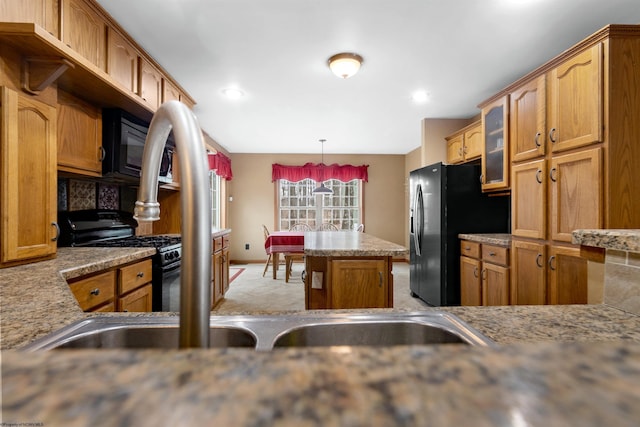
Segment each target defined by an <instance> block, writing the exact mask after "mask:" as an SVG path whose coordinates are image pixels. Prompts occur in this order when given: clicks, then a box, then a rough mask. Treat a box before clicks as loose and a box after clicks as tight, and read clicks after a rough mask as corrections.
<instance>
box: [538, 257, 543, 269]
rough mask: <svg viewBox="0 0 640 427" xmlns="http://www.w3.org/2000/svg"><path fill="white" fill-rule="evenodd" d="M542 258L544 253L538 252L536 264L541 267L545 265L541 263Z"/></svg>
mask: <svg viewBox="0 0 640 427" xmlns="http://www.w3.org/2000/svg"><path fill="white" fill-rule="evenodd" d="M541 259H542V254H538V256H537V257H536V265H537V266H538V267H540V268H542V267H543V265H542V264H541V263H540V260H541Z"/></svg>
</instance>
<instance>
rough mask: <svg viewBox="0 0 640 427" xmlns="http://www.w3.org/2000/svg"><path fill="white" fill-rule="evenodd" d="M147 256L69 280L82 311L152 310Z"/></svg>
mask: <svg viewBox="0 0 640 427" xmlns="http://www.w3.org/2000/svg"><path fill="white" fill-rule="evenodd" d="M151 279H152V273H151V259H150V258H147V259H144V260H142V261H136V262H133V263H130V264H127V265H123V266H117V267H114V268H110V269H108V270H105V271H101V272H98V273H92V274H89V275H87V276H83V277H79V278H75V279H72V280H69V281H68V283H69V287H70V288H71V291H72V292H73V295H74V296H75V297H76V299H77V300H78V303H79V304H80V307H81V308H82V309H83V310H84V311H101V312H105V311H122V312H148V311H152V285H151Z"/></svg>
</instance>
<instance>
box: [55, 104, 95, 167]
mask: <svg viewBox="0 0 640 427" xmlns="http://www.w3.org/2000/svg"><path fill="white" fill-rule="evenodd" d="M57 114H58V139H57V147H58V170H62V171H66V172H74V173H79V174H83V175H89V176H102V159H103V158H104V154H103V153H104V152H103V149H102V112H101V111H100V109H98V108H95V107H94V106H92V105H91V104H87V103H86V102H84V101H81V100H80V99H78V98H76V97H74V96H72V95H70V94H68V93H66V92H63V91H58V106H57Z"/></svg>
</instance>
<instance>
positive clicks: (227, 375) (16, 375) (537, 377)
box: [0, 233, 640, 427]
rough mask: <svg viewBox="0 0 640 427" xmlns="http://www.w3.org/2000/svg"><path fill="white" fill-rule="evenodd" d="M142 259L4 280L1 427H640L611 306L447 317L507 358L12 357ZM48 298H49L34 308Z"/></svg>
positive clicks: (454, 348)
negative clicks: (83, 289)
mask: <svg viewBox="0 0 640 427" xmlns="http://www.w3.org/2000/svg"><path fill="white" fill-rule="evenodd" d="M360 234H362V233H360ZM144 251H145V250H140V249H126V250H124V252H123V250H122V249H105V250H102V249H95V248H92V249H86V250H85V249H82V250H79V249H68V250H61V251H60V252H59V256H58V259H57V260H53V261H46V262H43V263H38V264H32V265H29V266H22V267H16V268H15V269H3V270H0V283H1V286H0V290H1V292H2V294H1V295H0V296H1V297H2V299H1V300H0V304H1V309H2V331H1V333H2V345H3V348H4V349H7V348H11V349H10V350H4V351H2V353H1V356H2V397H3V400H2V405H3V408H2V416H3V419H2V421H3V422H4V423H43V425H49V426H58V425H65V426H67V425H71V426H99V425H120V426H147V425H149V426H157V425H189V426H191V425H224V426H227V425H228V426H263V425H282V426H386V425H407V426H425V425H438V426H446V425H474V426H501V425H505V426H507V425H509V426H513V425H545V426H546V425H580V426H581V427H582V426H602V425H612V426H613V425H615V426H636V425H638V424H639V423H640V388H639V387H638V384H640V316H636V315H633V314H631V313H627V312H625V311H622V310H619V309H616V308H613V307H610V306H608V305H604V304H601V305H584V306H578V305H576V306H506V307H446V308H442V310H446V311H449V312H451V313H453V314H456V315H457V316H458V317H460V318H461V319H462V320H464V321H465V322H467V323H468V324H469V325H471V326H472V327H474V328H476V329H477V330H479V331H480V332H482V333H484V334H485V335H487V336H488V337H490V338H492V339H493V340H494V341H496V342H497V343H498V344H499V346H498V347H497V348H487V347H482V348H481V347H473V348H471V347H468V346H461V345H441V346H406V347H405V346H395V347H387V348H380V347H371V348H369V347H332V348H315V349H314V348H306V349H305V348H299V349H276V350H273V351H269V352H256V351H254V350H251V349H210V350H172V351H160V350H145V351H125V350H60V351H49V352H31V353H26V352H24V351H20V350H18V349H16V347H20V346H22V345H24V344H26V343H28V342H31V341H32V340H33V339H34V338H36V337H38V336H40V335H43V334H46V333H47V332H49V331H51V330H54V329H57V328H59V327H61V326H63V325H66V324H69V323H70V322H72V321H74V320H78V319H81V318H83V317H84V316H87V315H88V314H86V313H82V312H81V311H80V308H79V306H78V305H77V304H76V302H75V299H74V298H73V295H72V294H71V292H70V291H69V289H68V286H67V285H66V283H65V281H64V277H65V276H67V277H71V276H73V277H77V276H78V275H82V274H86V273H89V272H93V271H98V270H100V269H103V268H108V267H109V265H116V264H119V263H122V262H127V260H130V259H135V258H138V257H144V256H147V254H148V252H147V253H145V252H144ZM146 251H148V249H147V250H146ZM40 294H43V295H48V296H49V297H48V299H40V298H33V295H40ZM425 310H436V309H435V308H426V309H425ZM368 311H374V312H375V311H381V312H386V311H400V310H397V309H380V310H368ZM325 312H332V311H330V310H329V311H325ZM112 315H113V316H120V315H133V314H112ZM140 315H142V314H136V316H140ZM144 315H145V316H147V315H160V314H144ZM162 315H168V314H166V313H162Z"/></svg>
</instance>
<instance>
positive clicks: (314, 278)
mask: <svg viewBox="0 0 640 427" xmlns="http://www.w3.org/2000/svg"><path fill="white" fill-rule="evenodd" d="M311 289H322V271H314V272H312V273H311Z"/></svg>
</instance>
